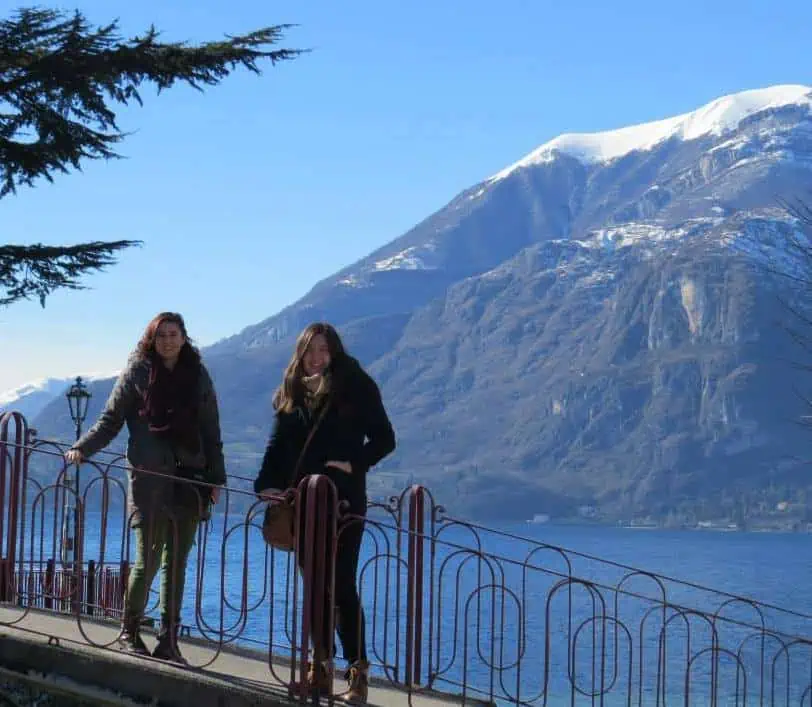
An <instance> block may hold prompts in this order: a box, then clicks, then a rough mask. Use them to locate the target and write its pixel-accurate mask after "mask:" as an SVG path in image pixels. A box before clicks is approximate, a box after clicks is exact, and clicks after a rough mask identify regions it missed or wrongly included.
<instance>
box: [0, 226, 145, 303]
mask: <svg viewBox="0 0 812 707" xmlns="http://www.w3.org/2000/svg"><path fill="white" fill-rule="evenodd" d="M135 245H140V241H112V242H109V243H106V242H100V241H93V242H91V243H80V244H77V245H72V246H44V245H41V244H36V245H30V246H18V245H5V246H0V290H2V291H4V294H2V295H0V306H7V305H9V304H11V303H13V302H16V301H18V300H22V299H31V298H32V297H37V298H39V301H40V304H41V305H42V306H43V307H44V306H45V298H46V297H47V296H48V295H49V294H51V292H53V291H54V290H56V289H63V288H64V289H70V290H81V289H85V287H84V285H82V284H81V282H80V280H81V278H82V277H83V276H84V275H87V274H89V273H91V272H98V271H101V270H104V268H106V267H107V266H109V265H112V264H114V263H115V262H116V260H115V258H114V257H113V254H114V253H117V252H118V251H120V250H123V249H124V248H129V247H131V246H135Z"/></svg>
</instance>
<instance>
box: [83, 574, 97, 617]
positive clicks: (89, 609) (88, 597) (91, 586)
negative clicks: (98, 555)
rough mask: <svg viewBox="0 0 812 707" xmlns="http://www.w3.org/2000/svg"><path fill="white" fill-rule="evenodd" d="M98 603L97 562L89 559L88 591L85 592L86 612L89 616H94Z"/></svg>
mask: <svg viewBox="0 0 812 707" xmlns="http://www.w3.org/2000/svg"><path fill="white" fill-rule="evenodd" d="M96 604H97V598H96V562H95V561H94V560H89V561H88V563H87V591H86V592H85V613H86V614H87V615H88V616H93V613H94V610H93V607H94V606H95V605H96Z"/></svg>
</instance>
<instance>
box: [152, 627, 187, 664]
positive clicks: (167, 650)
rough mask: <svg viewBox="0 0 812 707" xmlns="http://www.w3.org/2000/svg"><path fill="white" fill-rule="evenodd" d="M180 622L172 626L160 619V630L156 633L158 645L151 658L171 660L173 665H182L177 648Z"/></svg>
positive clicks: (181, 658)
mask: <svg viewBox="0 0 812 707" xmlns="http://www.w3.org/2000/svg"><path fill="white" fill-rule="evenodd" d="M179 628H180V622H179V621H176V622H174V625H172V624H170V622H168V621H164V620H163V619H161V628H160V630H159V631H158V645H156V646H155V650H154V651H152V657H153V658H159V659H160V660H171V661H172V662H173V663H184V662H185V661H184V659H183V656H182V655H181V654H180V648H178V629H179Z"/></svg>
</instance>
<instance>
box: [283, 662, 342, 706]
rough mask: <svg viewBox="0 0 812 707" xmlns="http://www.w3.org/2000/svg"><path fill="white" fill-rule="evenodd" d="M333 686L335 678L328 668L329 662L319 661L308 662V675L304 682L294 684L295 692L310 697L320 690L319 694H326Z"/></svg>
mask: <svg viewBox="0 0 812 707" xmlns="http://www.w3.org/2000/svg"><path fill="white" fill-rule="evenodd" d="M332 687H333V679H332V677H331V675H330V671H329V670H328V669H327V664H326V663H322V662H321V661H319V662H315V663H308V664H307V676H306V677H305V679H304V682H303V683H297V684H296V685H294V686H293V693H294V694H296V695H305V696H306V697H309V696H310V695H312V694H313V693H314V692H318V693H319V695H324V696H326V695H329V694H330V692H331V691H332Z"/></svg>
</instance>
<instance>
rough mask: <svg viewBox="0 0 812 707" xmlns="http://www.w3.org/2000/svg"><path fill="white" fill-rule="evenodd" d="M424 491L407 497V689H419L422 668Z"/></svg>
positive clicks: (416, 490) (414, 488) (417, 489)
mask: <svg viewBox="0 0 812 707" xmlns="http://www.w3.org/2000/svg"><path fill="white" fill-rule="evenodd" d="M424 541H425V489H424V488H423V487H422V486H417V485H415V486H412V488H411V491H410V493H409V552H408V565H407V566H408V576H407V588H406V675H405V679H406V685H407V686H410V687H411V686H412V685H419V684H420V678H421V673H422V668H423V660H422V659H423V574H424Z"/></svg>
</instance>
